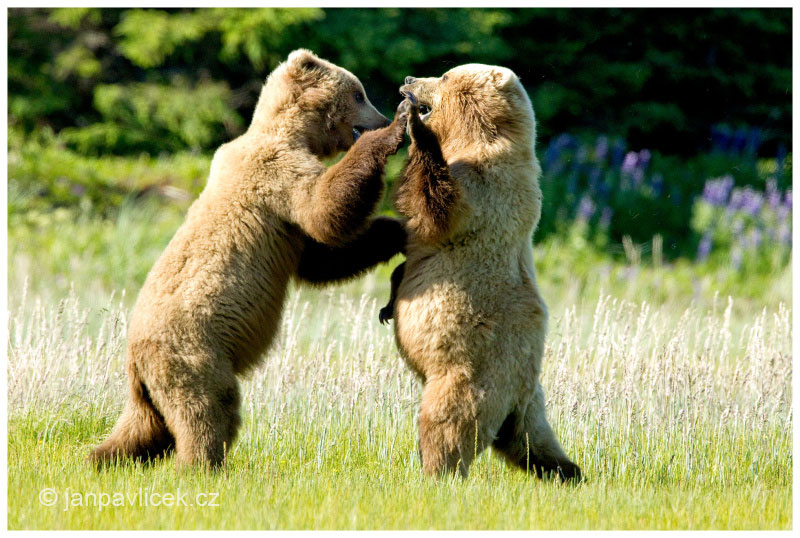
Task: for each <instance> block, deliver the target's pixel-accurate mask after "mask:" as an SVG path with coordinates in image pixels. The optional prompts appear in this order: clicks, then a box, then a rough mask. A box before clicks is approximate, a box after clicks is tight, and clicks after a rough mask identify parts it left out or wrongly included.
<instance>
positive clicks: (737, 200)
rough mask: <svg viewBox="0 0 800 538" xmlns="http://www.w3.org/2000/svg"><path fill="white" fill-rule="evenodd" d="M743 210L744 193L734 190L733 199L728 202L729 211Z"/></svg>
mask: <svg viewBox="0 0 800 538" xmlns="http://www.w3.org/2000/svg"><path fill="white" fill-rule="evenodd" d="M741 208H742V191H741V189H733V193H731V199H730V200H729V201H728V211H738V210H739V209H741Z"/></svg>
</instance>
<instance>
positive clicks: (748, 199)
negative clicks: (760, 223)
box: [741, 187, 764, 216]
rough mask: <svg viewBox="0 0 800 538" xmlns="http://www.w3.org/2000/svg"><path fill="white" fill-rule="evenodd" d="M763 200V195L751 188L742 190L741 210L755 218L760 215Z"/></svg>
mask: <svg viewBox="0 0 800 538" xmlns="http://www.w3.org/2000/svg"><path fill="white" fill-rule="evenodd" d="M763 198H764V197H763V196H762V195H761V193H759V192H756V191H755V190H753V189H752V188H751V187H745V188H744V189H742V201H741V208H742V209H743V210H744V211H746V212H748V213H750V214H751V215H753V216H755V215H758V213H759V212H760V211H761V206H762V205H763V203H764V199H763Z"/></svg>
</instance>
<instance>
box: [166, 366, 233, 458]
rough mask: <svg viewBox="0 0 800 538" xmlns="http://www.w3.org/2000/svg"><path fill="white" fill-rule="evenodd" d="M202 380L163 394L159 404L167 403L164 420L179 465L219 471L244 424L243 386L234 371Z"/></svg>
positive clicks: (173, 388) (218, 373)
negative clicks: (241, 412)
mask: <svg viewBox="0 0 800 538" xmlns="http://www.w3.org/2000/svg"><path fill="white" fill-rule="evenodd" d="M199 377H200V376H198V378H199ZM198 378H196V379H194V382H193V383H191V384H188V383H187V384H182V385H181V386H180V387H170V388H169V389H168V390H163V391H161V392H160V394H159V400H160V401H161V402H165V403H166V405H165V406H164V407H165V409H164V418H165V420H166V422H167V425H168V426H169V429H170V431H172V432H173V434H174V436H175V457H176V460H177V461H178V463H179V464H180V465H206V466H209V467H211V468H215V467H218V466H219V465H221V464H222V463H223V461H224V460H225V454H226V452H227V450H229V449H230V447H231V444H232V443H233V441H234V439H235V438H236V434H237V432H238V429H239V426H240V424H241V417H240V415H239V405H240V402H241V396H240V392H239V383H238V381H237V380H236V377H235V375H234V374H233V369H232V368H231V369H230V371H228V372H225V375H223V374H221V373H220V372H216V373H215V375H214V376H208V377H206V378H204V379H198Z"/></svg>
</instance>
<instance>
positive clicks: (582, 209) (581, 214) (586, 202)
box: [578, 194, 595, 220]
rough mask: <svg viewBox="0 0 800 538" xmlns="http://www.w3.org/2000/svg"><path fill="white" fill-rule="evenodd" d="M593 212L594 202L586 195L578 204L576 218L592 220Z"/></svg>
mask: <svg viewBox="0 0 800 538" xmlns="http://www.w3.org/2000/svg"><path fill="white" fill-rule="evenodd" d="M594 212H595V205H594V202H592V199H591V198H589V196H588V195H586V194H584V195H583V198H581V202H580V204H578V218H579V219H581V220H589V219H590V218H592V215H594Z"/></svg>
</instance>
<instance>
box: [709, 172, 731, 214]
mask: <svg viewBox="0 0 800 538" xmlns="http://www.w3.org/2000/svg"><path fill="white" fill-rule="evenodd" d="M732 188H733V177H731V176H724V177H721V178H718V179H709V180H707V181H706V184H705V187H704V188H703V199H704V200H705V201H706V202H708V203H709V204H711V205H713V206H718V207H723V206H725V204H726V203H727V202H728V196H729V195H730V192H731V189H732Z"/></svg>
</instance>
